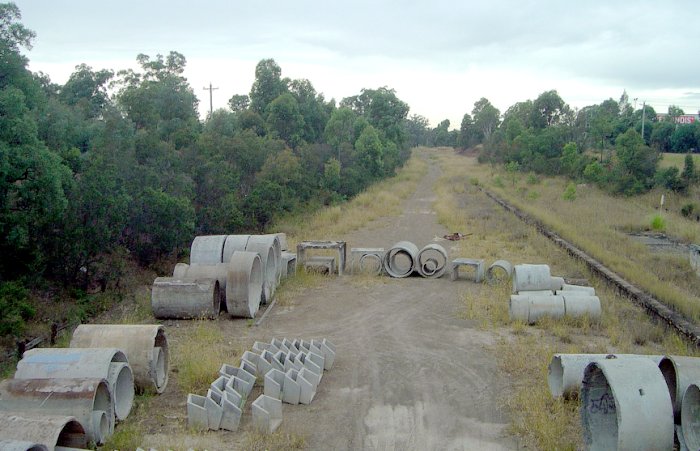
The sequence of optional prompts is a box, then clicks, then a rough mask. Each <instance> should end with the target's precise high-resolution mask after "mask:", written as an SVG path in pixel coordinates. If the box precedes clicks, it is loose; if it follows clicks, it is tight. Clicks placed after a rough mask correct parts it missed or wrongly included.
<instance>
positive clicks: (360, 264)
mask: <svg viewBox="0 0 700 451" xmlns="http://www.w3.org/2000/svg"><path fill="white" fill-rule="evenodd" d="M384 254H385V252H384V248H383V247H353V248H351V249H350V270H351V271H352V272H353V273H362V272H368V273H377V274H381V273H382V271H383V270H384ZM369 265H372V266H369Z"/></svg>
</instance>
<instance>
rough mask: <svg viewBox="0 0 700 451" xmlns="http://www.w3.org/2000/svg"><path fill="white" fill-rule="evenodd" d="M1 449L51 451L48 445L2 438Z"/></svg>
mask: <svg viewBox="0 0 700 451" xmlns="http://www.w3.org/2000/svg"><path fill="white" fill-rule="evenodd" d="M0 449H1V450H3V451H49V449H48V448H47V447H46V445H43V444H41V443H34V442H27V441H25V440H12V439H1V438H0Z"/></svg>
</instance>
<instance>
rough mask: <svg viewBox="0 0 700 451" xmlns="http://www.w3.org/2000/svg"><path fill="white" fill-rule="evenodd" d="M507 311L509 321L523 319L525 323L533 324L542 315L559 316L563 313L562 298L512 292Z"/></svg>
mask: <svg viewBox="0 0 700 451" xmlns="http://www.w3.org/2000/svg"><path fill="white" fill-rule="evenodd" d="M508 313H509V316H510V320H511V321H524V322H525V323H527V324H534V323H535V322H537V320H539V319H540V318H542V317H544V316H549V317H552V318H561V317H562V316H564V313H565V307H564V298H563V297H562V296H554V295H551V296H541V295H537V296H534V295H529V294H513V295H511V296H510V303H509V304H508Z"/></svg>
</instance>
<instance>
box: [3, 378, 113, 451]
mask: <svg viewBox="0 0 700 451" xmlns="http://www.w3.org/2000/svg"><path fill="white" fill-rule="evenodd" d="M0 410H2V411H8V410H9V411H15V412H27V413H40V414H51V415H72V416H74V417H75V419H76V420H77V421H78V422H79V423H80V424H81V425H82V426H83V429H85V435H86V436H87V440H88V441H91V442H95V443H96V444H98V445H101V444H103V443H104V442H105V441H107V439H108V438H109V437H110V436H111V435H112V432H114V404H113V403H112V397H111V395H110V393H109V387H108V385H107V382H106V381H105V380H104V379H30V380H22V379H9V380H5V381H3V382H1V383H0Z"/></svg>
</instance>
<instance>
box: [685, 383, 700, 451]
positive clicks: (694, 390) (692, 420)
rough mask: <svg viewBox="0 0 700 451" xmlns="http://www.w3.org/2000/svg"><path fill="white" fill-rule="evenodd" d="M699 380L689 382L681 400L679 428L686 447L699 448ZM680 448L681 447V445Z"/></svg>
mask: <svg viewBox="0 0 700 451" xmlns="http://www.w3.org/2000/svg"><path fill="white" fill-rule="evenodd" d="M698 384H700V382H696V383H695V384H690V385H689V386H688V389H687V390H686V391H685V394H684V395H683V399H682V402H681V430H682V431H683V437H684V439H685V445H686V447H687V448H688V449H700V388H698ZM681 449H683V447H682V446H681Z"/></svg>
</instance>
